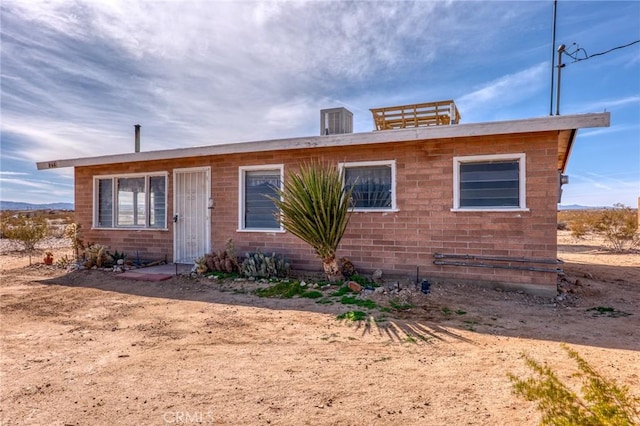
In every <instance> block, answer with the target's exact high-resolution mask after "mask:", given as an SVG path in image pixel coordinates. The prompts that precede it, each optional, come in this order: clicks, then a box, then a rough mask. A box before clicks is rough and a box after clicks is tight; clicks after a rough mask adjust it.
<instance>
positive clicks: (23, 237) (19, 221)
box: [1, 214, 49, 251]
mask: <svg viewBox="0 0 640 426" xmlns="http://www.w3.org/2000/svg"><path fill="white" fill-rule="evenodd" d="M1 228H2V235H3V237H4V238H7V239H9V240H11V241H14V242H16V243H18V244H20V245H21V246H22V247H23V248H24V250H27V251H32V250H34V249H35V248H36V244H37V243H38V242H40V241H42V240H43V239H44V238H45V237H46V236H47V233H48V231H49V225H48V223H47V220H46V219H45V217H44V216H43V215H42V214H37V215H35V216H32V217H27V216H25V215H22V214H19V215H16V216H13V217H9V218H6V219H4V220H3V221H2V224H1Z"/></svg>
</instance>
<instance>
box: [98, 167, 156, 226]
mask: <svg viewBox="0 0 640 426" xmlns="http://www.w3.org/2000/svg"><path fill="white" fill-rule="evenodd" d="M93 188H94V197H93V199H94V203H93V205H94V209H93V210H94V219H93V226H94V228H135V229H145V228H151V229H158V228H160V229H164V228H166V227H167V191H166V188H167V174H166V173H150V174H131V175H121V176H96V177H94V186H93Z"/></svg>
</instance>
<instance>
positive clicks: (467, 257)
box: [433, 253, 564, 265]
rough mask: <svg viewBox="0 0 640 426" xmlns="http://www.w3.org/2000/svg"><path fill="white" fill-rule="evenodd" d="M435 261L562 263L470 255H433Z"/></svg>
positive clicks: (526, 258)
mask: <svg viewBox="0 0 640 426" xmlns="http://www.w3.org/2000/svg"><path fill="white" fill-rule="evenodd" d="M433 257H434V258H436V259H466V260H489V261H495V262H523V263H544V264H549V265H557V264H559V263H560V264H562V263H564V262H563V261H562V260H560V259H536V258H531V257H507V256H480V255H472V254H442V253H434V254H433Z"/></svg>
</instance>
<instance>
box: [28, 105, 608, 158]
mask: <svg viewBox="0 0 640 426" xmlns="http://www.w3.org/2000/svg"><path fill="white" fill-rule="evenodd" d="M609 123H610V114H609V113H608V112H605V113H591V114H580V115H563V116H550V117H541V118H530V119H524V120H510V121H497V122H490V123H469V124H456V125H450V126H433V127H413V128H407V129H398V130H381V131H373V132H363V133H348V134H340V135H329V136H308V137H299V138H289V139H274V140H266V141H252V142H239V143H230V144H222V145H208V146H199V147H190V148H176V149H167V150H158V151H148V152H137V153H127V154H113V155H105V156H99V157H85V158H75V159H63V160H53V161H42V162H38V163H36V164H37V167H38V170H46V169H57V168H63V167H82V166H95V165H102V164H112V163H130V162H138V161H153V160H166V159H171V158H186V157H196V156H204V155H224V154H244V153H250V152H258V151H262V152H264V151H280V150H288V149H308V148H328V147H335V146H353V145H368V144H379V143H389V142H408V141H414V140H433V139H444V138H460V137H475V136H486V135H499V134H513V133H531V132H541V131H560V130H571V129H573V130H575V129H579V128H591V127H608V126H609ZM574 133H575V132H574ZM567 158H568V156H567ZM565 163H566V160H565Z"/></svg>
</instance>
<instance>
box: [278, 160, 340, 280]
mask: <svg viewBox="0 0 640 426" xmlns="http://www.w3.org/2000/svg"><path fill="white" fill-rule="evenodd" d="M352 192H353V187H350V188H346V187H345V185H344V182H343V173H342V171H341V170H338V168H337V167H336V166H335V165H333V164H322V163H321V162H319V161H313V162H311V163H305V164H303V165H302V166H301V167H300V170H299V171H298V172H294V173H291V174H290V175H289V176H288V177H287V180H286V181H285V183H284V187H283V188H282V189H279V190H277V195H278V197H270V199H271V200H272V201H273V202H274V203H275V204H276V206H277V207H278V209H279V213H277V216H278V219H279V220H280V223H281V224H282V226H283V228H284V229H286V230H287V231H288V232H291V233H292V234H293V235H295V236H296V237H298V238H300V239H301V240H302V241H304V242H306V243H307V244H309V245H310V246H311V247H313V249H314V250H315V252H316V254H317V255H318V256H319V257H320V259H321V260H322V268H323V271H324V273H325V275H326V277H327V279H328V280H329V281H336V280H338V279H340V278H341V277H342V273H341V272H340V267H339V265H338V261H337V259H336V250H337V248H338V245H339V244H340V240H341V239H342V236H343V235H344V232H345V230H346V229H347V224H348V223H349V219H350V217H351V212H352V211H353V208H352V206H351V194H352Z"/></svg>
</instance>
